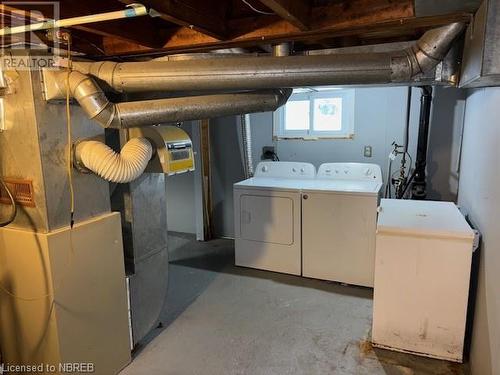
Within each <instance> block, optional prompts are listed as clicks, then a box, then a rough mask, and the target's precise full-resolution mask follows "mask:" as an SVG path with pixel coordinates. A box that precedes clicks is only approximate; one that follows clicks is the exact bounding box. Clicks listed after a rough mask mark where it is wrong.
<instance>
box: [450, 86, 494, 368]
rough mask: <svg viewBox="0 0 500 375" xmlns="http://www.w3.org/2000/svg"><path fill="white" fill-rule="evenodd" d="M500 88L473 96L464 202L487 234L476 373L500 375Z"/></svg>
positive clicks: (469, 105)
mask: <svg viewBox="0 0 500 375" xmlns="http://www.w3.org/2000/svg"><path fill="white" fill-rule="evenodd" d="M499 144H500V88H498V87H495V88H486V89H478V90H474V91H472V92H471V93H470V95H469V96H468V98H467V103H466V112H465V121H464V136H463V145H462V158H461V169H460V170H461V172H460V189H459V196H458V202H459V204H460V205H461V206H462V207H463V208H464V209H465V210H466V211H467V213H468V214H469V216H470V219H471V221H472V222H473V223H474V224H475V226H476V227H477V228H478V229H479V230H480V232H481V233H482V236H483V237H482V247H481V260H480V269H479V280H478V291H477V300H476V308H475V319H474V327H473V335H472V347H471V368H472V374H473V375H498V374H500V200H499V197H500V169H499V168H500V167H499V166H500V149H499V147H498V145H499Z"/></svg>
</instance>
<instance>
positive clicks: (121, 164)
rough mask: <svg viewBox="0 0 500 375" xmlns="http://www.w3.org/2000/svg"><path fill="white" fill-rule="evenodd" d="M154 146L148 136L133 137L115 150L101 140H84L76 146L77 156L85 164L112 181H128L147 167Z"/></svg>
mask: <svg viewBox="0 0 500 375" xmlns="http://www.w3.org/2000/svg"><path fill="white" fill-rule="evenodd" d="M152 155H153V147H152V146H151V143H150V142H149V141H148V140H147V139H146V138H132V139H131V140H130V141H128V142H127V143H126V144H125V146H123V148H122V150H121V152H120V153H117V152H115V151H114V150H112V149H111V148H109V147H108V146H106V145H105V144H104V143H102V142H99V141H83V142H81V143H79V144H78V145H77V146H76V157H77V159H78V161H79V162H80V163H81V164H83V166H84V167H85V168H87V169H89V170H91V171H92V172H94V173H95V174H97V175H98V176H100V177H102V178H103V179H105V180H107V181H110V182H117V183H127V182H131V181H133V180H135V179H136V178H138V177H139V176H140V175H141V174H142V173H143V172H144V170H145V169H146V166H147V165H148V162H149V160H150V159H151V156H152Z"/></svg>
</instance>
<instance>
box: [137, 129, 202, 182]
mask: <svg viewBox="0 0 500 375" xmlns="http://www.w3.org/2000/svg"><path fill="white" fill-rule="evenodd" d="M129 137H130V138H134V137H142V138H146V139H148V140H149V141H150V142H151V143H152V144H154V145H155V146H156V152H155V154H154V155H153V157H152V158H151V160H150V161H149V163H148V166H147V167H146V170H145V172H149V173H164V174H166V175H169V176H170V175H174V174H178V173H184V172H188V171H193V170H194V152H193V144H192V142H191V139H190V138H189V135H188V134H187V133H186V132H185V131H184V130H182V129H181V128H179V127H177V126H150V127H143V128H131V129H129Z"/></svg>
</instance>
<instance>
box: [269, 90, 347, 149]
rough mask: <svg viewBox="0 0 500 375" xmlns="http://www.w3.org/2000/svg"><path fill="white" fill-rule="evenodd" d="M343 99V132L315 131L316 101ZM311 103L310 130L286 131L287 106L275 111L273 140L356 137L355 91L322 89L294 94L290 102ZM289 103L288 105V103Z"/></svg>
mask: <svg viewBox="0 0 500 375" xmlns="http://www.w3.org/2000/svg"><path fill="white" fill-rule="evenodd" d="M321 98H341V99H342V119H341V125H342V129H341V130H333V131H331V130H330V131H329V130H313V126H314V99H321ZM303 100H308V101H309V129H307V130H286V129H285V106H286V104H285V105H283V106H281V107H280V108H278V109H277V110H276V111H274V114H273V139H275V140H279V139H352V138H353V137H354V102H355V89H340V88H331V89H324V88H323V89H322V90H314V89H311V91H308V92H294V93H293V94H292V95H291V96H290V99H288V102H290V101H303ZM288 102H287V103H288Z"/></svg>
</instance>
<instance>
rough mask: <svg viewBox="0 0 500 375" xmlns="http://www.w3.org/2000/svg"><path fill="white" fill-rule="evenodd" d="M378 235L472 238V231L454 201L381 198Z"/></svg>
mask: <svg viewBox="0 0 500 375" xmlns="http://www.w3.org/2000/svg"><path fill="white" fill-rule="evenodd" d="M377 233H394V234H397V233H401V234H409V235H415V236H419V235H421V236H433V237H446V238H464V239H473V238H474V231H473V230H472V228H471V227H470V225H469V224H468V223H467V221H466V220H465V218H464V216H463V215H462V213H461V212H460V211H459V209H458V207H457V206H456V205H455V204H454V203H453V202H436V201H417V200H406V199H382V200H381V202H380V208H379V216H378V221H377Z"/></svg>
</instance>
